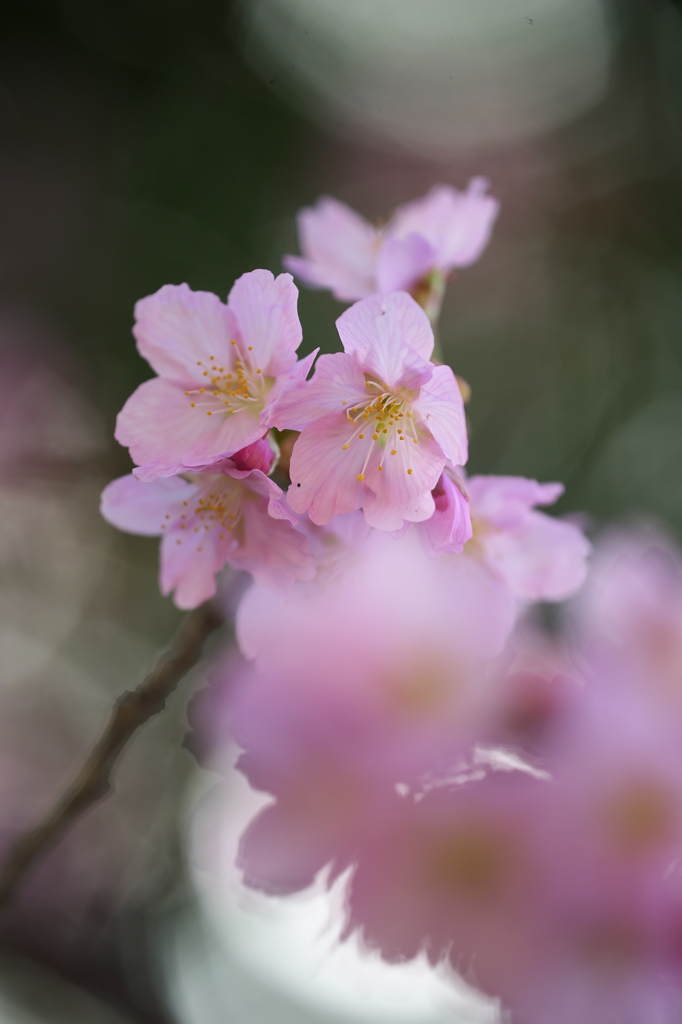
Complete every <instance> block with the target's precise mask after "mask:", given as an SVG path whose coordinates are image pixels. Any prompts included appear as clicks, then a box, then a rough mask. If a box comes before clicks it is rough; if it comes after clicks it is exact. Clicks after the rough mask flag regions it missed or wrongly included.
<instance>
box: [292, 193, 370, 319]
mask: <svg viewBox="0 0 682 1024" xmlns="http://www.w3.org/2000/svg"><path fill="white" fill-rule="evenodd" d="M298 234H299V242H300V246H301V251H302V253H303V256H302V257H300V256H285V257H284V260H283V263H284V266H285V267H286V268H287V270H290V271H291V273H292V274H295V275H296V276H298V277H299V278H300V279H301V280H302V281H305V283H306V284H308V285H309V286H311V287H313V288H329V289H330V290H331V292H332V294H333V295H334V296H335V297H336V298H337V299H340V300H342V301H351V302H352V301H354V300H355V299H362V298H364V297H365V296H366V295H371V294H372V292H373V291H375V287H376V286H375V268H376V259H377V250H378V240H379V235H378V232H377V231H376V230H375V228H373V227H372V225H371V224H369V223H368V222H367V221H365V220H364V219H363V218H362V217H360V216H359V214H357V213H355V211H354V210H351V209H350V207H348V206H346V205H345V204H344V203H340V202H338V200H336V199H330V198H328V197H326V196H324V197H322V198H321V199H319V200H318V202H317V203H316V205H315V206H310V207H305V208H304V209H303V210H301V211H300V213H299V215H298Z"/></svg>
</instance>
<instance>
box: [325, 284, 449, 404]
mask: <svg viewBox="0 0 682 1024" xmlns="http://www.w3.org/2000/svg"><path fill="white" fill-rule="evenodd" d="M336 326H337V329H338V332H339V335H340V337H341V341H342V343H343V347H344V350H345V351H346V352H347V353H348V355H352V356H354V357H355V359H357V361H358V363H360V365H361V367H362V369H363V370H364V371H365V372H366V373H371V374H374V375H375V376H376V377H378V378H379V380H381V381H383V383H384V384H386V385H388V387H396V386H398V385H403V386H404V387H406V388H410V389H411V388H417V387H419V386H420V385H421V384H422V383H424V382H425V381H426V380H428V379H429V377H430V376H431V369H432V368H431V366H430V365H429V363H428V360H429V359H430V357H431V353H432V352H433V330H432V328H431V324H430V323H429V318H428V317H427V315H426V313H425V312H424V310H423V309H422V308H421V307H420V306H419V305H418V303H416V302H415V301H414V299H413V298H412V297H411V296H410V295H408V294H407V293H406V292H394V293H393V294H392V295H387V296H385V297H384V296H381V295H373V296H371V297H370V298H369V299H363V300H362V301H361V302H356V303H355V305H354V306H351V307H350V309H347V310H346V311H345V313H342V314H341V316H340V317H339V319H338V320H337V321H336Z"/></svg>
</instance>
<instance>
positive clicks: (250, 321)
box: [228, 270, 303, 377]
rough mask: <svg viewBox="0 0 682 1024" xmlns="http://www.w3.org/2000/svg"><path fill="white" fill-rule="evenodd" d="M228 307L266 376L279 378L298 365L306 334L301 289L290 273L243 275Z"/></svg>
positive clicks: (235, 286)
mask: <svg viewBox="0 0 682 1024" xmlns="http://www.w3.org/2000/svg"><path fill="white" fill-rule="evenodd" d="M228 306H229V308H230V310H231V311H232V312H233V314H234V317H235V320H236V322H237V325H238V328H239V335H240V337H239V339H238V340H240V341H241V342H243V346H244V347H245V349H246V350H247V351H253V356H252V358H253V359H255V360H256V361H257V362H258V365H259V366H260V367H261V370H262V372H263V373H264V374H265V375H266V376H270V377H277V376H278V375H279V374H280V373H285V372H286V371H287V370H289V369H291V367H292V366H293V365H294V363H295V362H296V356H295V352H296V349H297V348H298V346H299V345H300V344H301V340H302V338H303V332H302V329H301V323H300V320H299V319H298V310H297V306H298V288H297V287H296V285H295V284H294V282H293V279H292V277H291V275H290V274H280V275H279V276H278V277H274V276H273V274H271V273H270V271H269V270H252V271H250V272H249V273H248V274H242V276H241V277H239V278H238V279H237V280H236V281H235V283H234V285H233V286H232V290H231V291H230V294H229V297H228Z"/></svg>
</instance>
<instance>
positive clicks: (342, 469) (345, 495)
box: [287, 413, 378, 526]
mask: <svg viewBox="0 0 682 1024" xmlns="http://www.w3.org/2000/svg"><path fill="white" fill-rule="evenodd" d="M352 433H353V425H352V424H351V423H349V422H348V421H347V420H346V417H345V416H342V415H339V414H338V413H332V414H331V415H329V416H323V417H322V418H321V419H318V420H316V421H315V422H314V423H311V424H310V426H307V427H305V429H304V430H303V431H302V433H301V434H300V436H299V437H298V438H297V440H296V444H295V445H294V450H293V453H292V456H291V467H290V475H291V487H290V488H289V490H288V492H287V501H288V503H289V505H290V506H291V508H292V509H293V511H294V512H298V513H303V512H307V513H308V515H309V516H310V519H311V520H312V522H313V523H316V524H317V525H318V526H320V525H323V524H324V523H328V522H330V521H331V519H332V518H333V517H334V516H335V515H343V514H344V513H346V512H354V511H355V509H358V508H361V507H362V503H363V500H364V497H365V488H364V487H363V485H362V483H361V482H360V481H358V479H357V477H358V475H359V474H360V473H361V472H362V466H363V462H364V459H365V454H366V451H367V449H366V447H365V445H364V444H363V443H362V442H360V443H358V444H352V445H351V446H350V448H348V449H346V450H345V451H344V450H343V445H344V444H346V442H347V441H348V438H349V437H350V436H351V434H352ZM370 443H371V442H370ZM376 462H377V463H378V459H377V460H376Z"/></svg>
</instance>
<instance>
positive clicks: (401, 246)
mask: <svg viewBox="0 0 682 1024" xmlns="http://www.w3.org/2000/svg"><path fill="white" fill-rule="evenodd" d="M434 265H435V251H434V248H433V246H432V245H431V243H430V242H429V241H427V239H426V238H423V237H422V236H421V235H408V236H407V237H406V238H387V239H386V240H385V241H384V243H383V245H382V246H381V249H380V251H379V263H378V266H377V284H378V287H379V291H380V292H381V293H382V294H384V295H387V294H388V293H389V292H398V291H406V292H409V291H411V290H412V288H413V287H414V286H415V284H417V282H418V281H419V280H420V279H421V278H422V277H424V275H425V274H426V273H427V272H428V271H429V270H431V268H432V267H433V266H434ZM429 354H430V353H429ZM425 358H427V359H428V356H426V357H425Z"/></svg>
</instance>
